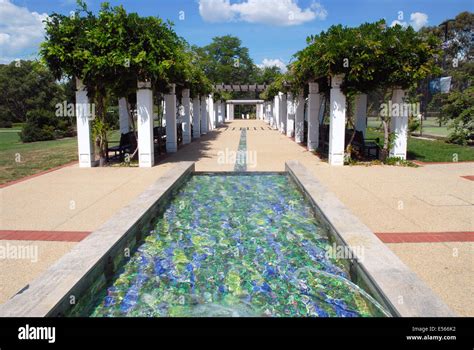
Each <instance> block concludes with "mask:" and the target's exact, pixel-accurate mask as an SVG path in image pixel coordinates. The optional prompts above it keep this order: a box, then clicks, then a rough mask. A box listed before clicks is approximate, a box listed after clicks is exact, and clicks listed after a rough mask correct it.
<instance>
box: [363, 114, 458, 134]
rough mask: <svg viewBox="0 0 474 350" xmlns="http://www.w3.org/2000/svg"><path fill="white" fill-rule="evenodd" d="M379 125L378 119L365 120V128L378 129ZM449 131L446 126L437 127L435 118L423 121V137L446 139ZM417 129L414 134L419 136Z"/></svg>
mask: <svg viewBox="0 0 474 350" xmlns="http://www.w3.org/2000/svg"><path fill="white" fill-rule="evenodd" d="M380 125H381V121H380V119H379V118H373V117H369V118H367V126H368V127H369V128H373V129H378V128H379V127H380ZM449 132H450V130H449V129H448V127H447V125H442V126H439V124H438V120H437V119H436V118H428V119H426V120H423V136H435V137H447V136H448V134H449ZM419 133H420V130H419V129H418V130H417V131H416V132H415V134H419Z"/></svg>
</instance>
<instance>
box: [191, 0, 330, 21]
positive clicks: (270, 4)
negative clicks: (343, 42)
mask: <svg viewBox="0 0 474 350" xmlns="http://www.w3.org/2000/svg"><path fill="white" fill-rule="evenodd" d="M199 13H200V14H201V17H202V18H203V19H204V20H205V21H207V22H230V21H243V22H249V23H264V24H271V25H278V26H291V25H298V24H302V23H305V22H309V21H312V20H314V19H320V20H324V19H325V18H326V17H327V11H326V9H325V8H324V7H323V6H322V5H321V4H320V3H319V2H313V3H312V4H311V6H310V7H308V8H306V9H303V8H301V7H299V6H298V3H297V0H278V1H275V0H244V1H242V2H238V3H231V2H230V0H199Z"/></svg>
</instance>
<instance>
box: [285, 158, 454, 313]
mask: <svg viewBox="0 0 474 350" xmlns="http://www.w3.org/2000/svg"><path fill="white" fill-rule="evenodd" d="M285 168H286V171H287V172H288V173H289V174H290V176H291V177H292V178H293V180H294V181H295V182H296V184H297V185H298V186H299V188H300V189H301V190H302V191H303V192H304V193H305V194H306V196H307V198H308V199H309V200H310V201H311V202H312V204H313V207H314V209H315V210H316V211H317V212H318V214H320V215H321V217H322V218H324V219H325V221H326V223H327V224H328V225H329V229H330V230H331V231H332V232H331V233H332V235H333V236H335V238H336V240H337V241H338V243H339V244H343V245H344V246H346V247H348V248H349V249H351V251H352V255H351V256H353V257H355V259H354V261H353V262H352V266H351V267H352V268H355V269H356V270H357V271H356V274H357V275H358V276H359V277H361V278H362V279H363V282H364V285H365V286H367V287H368V289H369V291H370V292H371V294H372V295H373V296H374V297H376V299H378V300H379V301H380V302H381V303H382V304H383V305H384V306H386V307H388V308H389V310H390V312H391V313H392V314H393V315H395V316H402V317H455V316H457V315H456V314H455V313H454V312H453V311H451V309H449V307H448V306H447V305H446V304H445V303H444V302H443V301H441V299H440V298H439V297H438V296H437V295H436V294H434V292H433V291H432V290H431V289H430V288H429V287H428V286H427V285H426V284H425V283H423V282H422V281H421V280H420V279H419V278H418V276H417V275H416V274H415V273H414V272H412V271H411V270H410V269H409V268H408V267H407V266H406V265H405V264H404V263H403V262H402V261H401V260H400V259H399V258H398V256H396V255H395V253H393V252H392V251H391V250H390V249H389V248H388V247H387V246H385V244H384V243H382V241H380V240H379V239H378V238H377V236H376V235H375V234H374V233H373V232H372V231H371V230H370V229H369V228H368V227H367V226H366V225H364V224H363V223H362V222H361V221H360V220H359V219H358V218H357V217H356V216H354V215H353V214H352V213H351V212H350V211H349V209H348V208H347V207H346V206H345V205H344V204H343V203H342V202H341V201H340V200H339V199H338V198H337V197H336V196H335V195H334V194H333V193H332V192H330V191H329V190H327V189H326V188H325V187H324V186H323V185H322V184H321V183H320V182H319V181H318V180H316V179H315V178H314V176H313V175H312V174H311V173H310V172H309V171H308V170H307V169H306V167H304V166H303V165H302V164H300V163H299V162H298V161H287V162H286V163H285ZM374 214H375V213H374ZM360 247H363V250H362V251H363V256H357V255H358V253H360V252H361V249H357V248H360ZM354 248H356V249H354ZM359 255H360V254H359Z"/></svg>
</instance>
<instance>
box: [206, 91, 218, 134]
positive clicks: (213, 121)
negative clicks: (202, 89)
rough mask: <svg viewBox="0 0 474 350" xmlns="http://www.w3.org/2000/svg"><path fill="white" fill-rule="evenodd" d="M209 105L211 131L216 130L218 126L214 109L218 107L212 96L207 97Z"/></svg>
mask: <svg viewBox="0 0 474 350" xmlns="http://www.w3.org/2000/svg"><path fill="white" fill-rule="evenodd" d="M207 104H208V112H207V114H208V118H207V119H208V120H207V122H208V125H209V130H214V129H215V128H216V127H217V125H216V119H215V118H214V109H215V108H216V106H215V105H214V100H213V99H212V94H211V95H209V96H208V97H207Z"/></svg>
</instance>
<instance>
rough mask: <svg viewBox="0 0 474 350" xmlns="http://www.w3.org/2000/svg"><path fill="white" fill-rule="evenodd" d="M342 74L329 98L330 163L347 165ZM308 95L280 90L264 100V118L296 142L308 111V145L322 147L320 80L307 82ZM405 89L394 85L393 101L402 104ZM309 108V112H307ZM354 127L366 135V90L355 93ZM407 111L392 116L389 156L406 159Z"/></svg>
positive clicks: (335, 78)
mask: <svg viewBox="0 0 474 350" xmlns="http://www.w3.org/2000/svg"><path fill="white" fill-rule="evenodd" d="M343 78H344V76H343V75H335V76H332V77H331V85H330V94H329V96H330V99H329V112H330V113H329V152H328V162H329V164H330V165H335V166H340V165H344V152H345V125H346V95H345V94H344V93H343V91H342V90H341V83H342V81H343ZM308 85H309V86H308V87H309V89H308V91H309V93H308V96H307V97H305V96H304V95H303V92H301V93H300V94H299V95H297V96H293V94H292V93H290V92H288V93H283V92H279V93H278V94H277V95H276V96H274V99H273V101H267V102H265V106H264V120H265V122H267V123H268V124H269V125H270V126H272V127H273V128H274V129H276V130H279V131H280V132H281V133H283V134H286V135H287V136H288V137H294V139H295V142H297V143H303V141H304V121H305V115H306V120H307V122H308V135H307V148H308V150H309V151H315V150H317V149H318V147H319V132H320V130H319V127H320V124H321V120H322V118H321V117H322V113H321V112H322V111H323V110H324V109H323V104H324V98H322V94H321V93H320V91H319V84H318V83H316V82H309V83H308ZM405 96H406V91H405V90H403V89H401V88H394V89H393V95H392V100H391V103H392V105H394V106H401V105H403V103H404V99H405ZM305 110H306V113H305ZM355 119H356V120H355V129H356V130H357V131H361V132H362V133H363V135H364V136H365V133H366V129H367V94H363V93H360V94H358V95H356V96H355ZM407 129H408V112H407V110H406V109H404V108H402V109H400V113H399V115H397V116H396V117H395V118H392V119H391V130H392V132H393V133H394V134H395V140H394V144H393V146H392V147H391V148H390V157H399V158H402V159H406V155H407Z"/></svg>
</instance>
